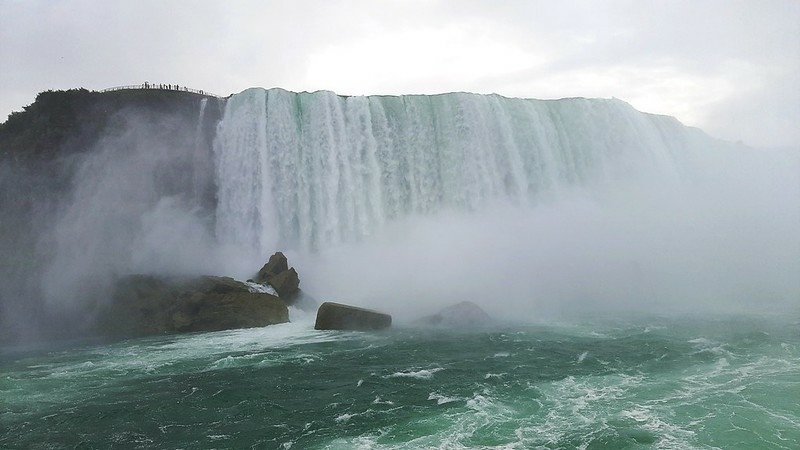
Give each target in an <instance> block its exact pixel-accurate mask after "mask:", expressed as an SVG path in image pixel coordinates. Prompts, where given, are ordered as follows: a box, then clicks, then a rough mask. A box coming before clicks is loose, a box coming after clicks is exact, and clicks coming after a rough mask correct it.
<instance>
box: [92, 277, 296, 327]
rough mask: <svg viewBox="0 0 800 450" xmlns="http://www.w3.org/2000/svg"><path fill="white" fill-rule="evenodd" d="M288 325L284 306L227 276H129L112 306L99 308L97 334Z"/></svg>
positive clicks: (117, 287) (117, 288) (116, 289)
mask: <svg viewBox="0 0 800 450" xmlns="http://www.w3.org/2000/svg"><path fill="white" fill-rule="evenodd" d="M288 321H289V312H288V309H287V307H286V304H285V303H283V301H281V299H279V298H278V297H275V296H274V295H270V294H263V293H253V292H250V289H249V288H248V286H247V285H246V284H244V283H242V282H239V281H236V280H234V279H233V278H228V277H213V276H203V277H197V278H191V279H169V278H160V277H155V276H149V275H133V276H128V277H125V278H123V279H121V280H119V281H118V282H117V283H116V285H115V287H114V291H113V294H112V296H111V301H110V302H109V303H108V304H106V305H103V306H101V307H100V308H99V309H98V315H97V320H96V328H97V331H98V332H100V333H101V334H104V335H110V336H120V337H122V336H124V337H129V336H145V335H153V334H163V333H180V332H192V331H218V330H227V329H234V328H250V327H261V326H266V325H272V324H277V323H283V322H288Z"/></svg>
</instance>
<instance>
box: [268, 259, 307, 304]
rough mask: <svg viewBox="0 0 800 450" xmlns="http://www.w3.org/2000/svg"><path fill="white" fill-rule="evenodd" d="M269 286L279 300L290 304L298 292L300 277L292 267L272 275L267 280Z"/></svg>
mask: <svg viewBox="0 0 800 450" xmlns="http://www.w3.org/2000/svg"><path fill="white" fill-rule="evenodd" d="M269 284H270V286H272V287H273V288H275V291H276V292H277V293H278V296H280V298H281V299H283V300H284V301H285V302H287V303H291V301H292V300H294V297H295V296H296V295H297V293H298V291H299V290H300V277H299V276H298V275H297V271H296V270H294V267H292V268H290V269H289V270H284V271H283V272H281V273H279V274H277V275H273V276H272V277H270V278H269Z"/></svg>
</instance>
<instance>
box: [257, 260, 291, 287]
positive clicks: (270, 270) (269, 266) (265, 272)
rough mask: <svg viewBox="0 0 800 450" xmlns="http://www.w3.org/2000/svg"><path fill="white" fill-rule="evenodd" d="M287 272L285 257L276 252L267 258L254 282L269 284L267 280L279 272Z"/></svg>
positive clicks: (287, 264)
mask: <svg viewBox="0 0 800 450" xmlns="http://www.w3.org/2000/svg"><path fill="white" fill-rule="evenodd" d="M286 270H289V261H288V260H287V259H286V256H285V255H284V254H283V253H281V252H276V253H275V254H274V255H272V256H270V257H269V260H268V261H267V263H266V264H264V267H262V268H261V270H259V271H258V274H257V275H256V278H255V281H256V283H261V284H264V283H269V279H270V278H271V277H273V276H275V275H278V274H279V273H281V272H284V271H286Z"/></svg>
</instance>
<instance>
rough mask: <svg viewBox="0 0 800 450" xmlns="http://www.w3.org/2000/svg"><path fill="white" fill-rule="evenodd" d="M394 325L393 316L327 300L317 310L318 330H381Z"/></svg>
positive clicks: (316, 327)
mask: <svg viewBox="0 0 800 450" xmlns="http://www.w3.org/2000/svg"><path fill="white" fill-rule="evenodd" d="M391 325H392V316H390V315H389V314H385V313H382V312H378V311H373V310H371V309H365V308H358V307H356V306H350V305H343V304H341V303H334V302H325V303H323V304H322V305H320V307H319V310H317V321H316V323H315V324H314V329H316V330H357V331H367V330H380V329H383V328H389V327H390V326H391Z"/></svg>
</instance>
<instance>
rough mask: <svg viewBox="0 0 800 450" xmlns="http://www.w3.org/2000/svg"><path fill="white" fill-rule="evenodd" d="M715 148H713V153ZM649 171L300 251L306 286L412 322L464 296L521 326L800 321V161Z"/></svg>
mask: <svg viewBox="0 0 800 450" xmlns="http://www.w3.org/2000/svg"><path fill="white" fill-rule="evenodd" d="M712 153H713V152H712ZM698 163H702V165H698V166H696V167H695V171H694V172H693V173H686V174H685V176H684V177H683V178H682V179H680V180H675V179H672V178H668V177H664V176H657V175H654V174H652V173H648V174H647V175H645V176H640V177H637V178H636V179H629V180H624V181H621V180H616V181H613V182H597V183H594V184H592V185H590V186H584V187H581V188H573V189H568V190H565V191H562V192H560V193H558V194H557V195H555V196H554V197H553V198H550V199H547V200H545V201H541V202H538V203H537V204H535V205H533V206H530V207H524V206H523V207H521V206H519V205H512V204H507V203H506V204H493V205H487V206H486V207H485V208H483V209H481V210H479V211H474V212H471V213H455V212H441V213H438V214H435V215H433V216H430V217H414V218H408V219H406V220H402V221H399V222H395V223H392V224H390V225H388V226H387V227H386V228H385V229H383V230H381V231H380V232H379V233H378V234H377V235H375V236H372V237H371V238H370V239H369V240H368V241H367V242H363V243H360V244H356V245H345V246H340V247H337V248H335V249H329V250H326V251H323V252H321V253H320V254H318V255H301V254H298V255H297V256H298V258H299V259H300V260H301V261H302V265H301V272H300V273H301V274H303V275H305V277H304V278H303V283H304V288H305V289H308V290H309V291H311V292H312V293H322V294H323V297H322V299H323V300H340V301H349V302H354V303H356V304H361V305H364V306H370V307H374V308H379V309H383V310H386V311H390V312H391V313H393V314H396V315H397V316H398V317H399V318H400V319H401V320H403V319H406V320H408V319H413V318H415V317H419V316H421V315H423V314H426V313H431V312H433V311H435V310H437V309H439V308H441V307H444V306H447V305H448V304H453V303H456V302H460V301H465V300H468V301H472V302H475V303H477V304H479V305H481V306H482V307H484V308H485V309H486V310H487V311H490V312H491V314H493V315H495V316H497V317H501V318H504V319H508V320H515V321H520V320H522V321H541V320H548V319H553V318H564V317H576V316H586V315H596V314H598V313H600V314H621V313H631V312H635V313H644V314H647V313H650V314H733V313H761V314H763V313H767V314H770V313H786V312H790V313H793V314H798V313H800V277H798V274H800V204H798V200H797V199H798V198H800V196H798V194H799V193H800V176H799V174H800V159H799V158H798V153H797V152H785V153H777V152H765V151H759V150H753V149H747V148H740V149H739V151H737V152H727V153H724V152H721V153H717V154H712V155H708V156H707V157H705V158H703V161H698Z"/></svg>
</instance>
